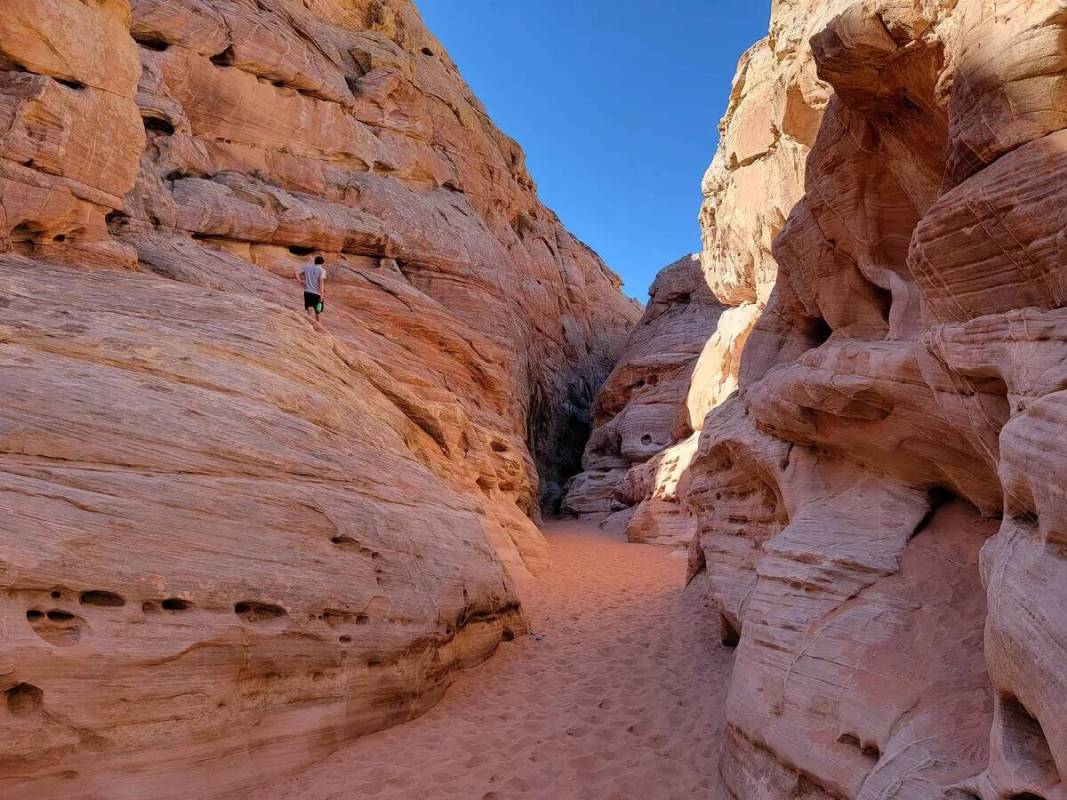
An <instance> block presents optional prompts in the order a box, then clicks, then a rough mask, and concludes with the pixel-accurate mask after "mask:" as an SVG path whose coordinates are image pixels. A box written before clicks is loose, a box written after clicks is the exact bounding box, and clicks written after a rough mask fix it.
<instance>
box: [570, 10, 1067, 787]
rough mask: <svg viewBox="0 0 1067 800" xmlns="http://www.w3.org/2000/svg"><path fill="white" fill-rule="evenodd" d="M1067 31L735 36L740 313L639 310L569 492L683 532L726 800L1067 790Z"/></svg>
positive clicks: (715, 276)
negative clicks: (721, 696)
mask: <svg viewBox="0 0 1067 800" xmlns="http://www.w3.org/2000/svg"><path fill="white" fill-rule="evenodd" d="M1065 41H1067V6H1065V5H1064V3H1063V2H1058V1H1055V0H1018V1H1015V0H1007V1H1001V2H992V0H943V1H942V0H915V2H911V1H910V0H909V1H908V2H894V1H893V0H865V1H864V2H855V1H854V0H779V1H778V2H775V3H774V4H773V11H772V19H771V26H770V33H769V36H768V37H767V38H766V39H764V40H762V41H760V42H758V43H757V44H756V45H754V46H753V47H752V48H751V49H749V50H748V51H747V52H746V53H745V54H744V55H743V56H742V58H741V61H740V64H739V66H738V71H737V76H736V79H735V81H734V85H733V90H732V93H731V95H730V99H729V104H728V108H727V110H726V116H725V117H724V119H723V122H722V124H721V126H720V132H721V137H720V144H719V150H718V152H717V154H716V156H715V159H714V161H713V163H712V164H711V166H710V168H709V169H708V171H707V173H706V174H705V176H704V181H703V191H704V196H705V199H704V203H703V206H702V208H701V210H700V222H701V226H702V229H703V235H704V249H703V252H702V254H701V261H702V266H703V271H704V277H705V278H706V282H707V285H708V286H709V287H710V289H711V292H712V293H713V295H714V296H715V297H716V298H717V299H718V300H719V301H720V302H722V303H724V304H727V305H728V306H730V308H729V309H727V310H726V311H722V312H715V313H718V314H719V316H718V322H717V325H716V328H715V333H714V334H713V335H712V336H711V338H709V339H708V340H707V341H706V344H705V345H704V348H703V349H702V350H700V351H699V355H698V356H696V357H695V358H694V355H693V354H694V350H693V349H692V348H691V347H688V346H686V344H687V343H685V342H684V340H683V339H682V338H681V337H680V334H681V333H682V332H683V330H684V329H683V328H682V327H680V326H668V327H667V328H665V329H664V330H662V331H656V330H654V329H650V328H649V327H648V326H647V325H646V323H647V322H648V316H649V315H648V314H646V319H645V320H644V321H643V322H642V323H641V324H640V325H639V327H638V333H636V334H635V339H636V338H637V337H638V336H640V335H642V331H646V334H645V335H646V336H647V335H648V334H649V333H650V334H651V341H641V342H640V347H639V349H637V350H631V349H630V348H627V350H626V351H624V355H623V361H622V362H621V363H620V365H619V366H618V367H616V370H615V371H614V373H613V374H612V376H611V378H609V380H608V382H607V384H605V390H604V393H602V394H601V397H600V398H599V400H598V403H597V407H596V408H597V416H596V422H597V424H598V427H597V429H596V431H594V434H593V436H592V438H591V440H590V443H589V447H588V448H587V451H586V455H585V463H584V466H585V471H584V472H583V473H582V474H581V476H579V477H578V478H576V479H575V480H574V481H573V482H572V484H571V485H570V487H569V491H568V493H567V496H566V497H565V498H564V506H565V507H569V508H571V509H572V510H574V511H576V512H580V513H581V512H586V513H588V512H599V513H604V512H610V513H611V514H612V521H613V522H614V523H617V524H621V525H624V526H625V527H626V530H627V532H628V534H629V537H630V538H631V539H632V540H635V541H679V540H682V541H685V540H688V541H689V542H690V570H689V579H690V581H691V585H692V586H694V587H696V588H698V589H699V590H700V591H703V592H705V593H706V596H707V599H708V602H709V605H710V606H711V609H713V613H717V614H718V615H719V616H720V618H721V624H722V632H723V636H724V641H727V642H729V643H730V644H733V645H736V648H737V650H736V653H737V655H736V661H735V662H734V666H733V673H732V679H731V684H730V688H729V691H728V694H727V700H726V707H725V725H724V729H723V736H722V741H721V758H720V761H719V768H718V772H719V774H718V775H717V780H718V783H717V785H716V789H715V792H714V793H713V796H714V797H717V798H732V799H735V800H755V798H759V800H792V799H793V798H805V800H831V799H833V800H837V799H838V798H848V800H1012V799H1014V800H1020V798H1022V799H1025V800H1062V799H1063V798H1064V797H1067V794H1065V792H1067V789H1065V785H1064V777H1065V776H1067V700H1065V698H1067V693H1065V692H1064V688H1065V685H1067V659H1065V656H1067V623H1065V621H1067V614H1065V611H1067V555H1065V551H1064V548H1063V542H1064V533H1063V532H1064V530H1065V524H1067V522H1065V520H1067V518H1065V513H1067V505H1065V496H1064V489H1063V487H1064V486H1065V485H1067V454H1065V446H1064V441H1065V438H1064V435H1063V434H1064V430H1065V426H1067V415H1065V414H1064V408H1065V406H1064V402H1065V400H1067V395H1065V389H1067V372H1065V369H1067V367H1065V365H1067V342H1065V337H1064V330H1065V328H1064V305H1065V297H1067V295H1065V281H1067V270H1065V265H1067V237H1065V236H1064V229H1065V223H1067V216H1065V209H1067V202H1065V200H1067V140H1065V138H1064V137H1065V133H1064V128H1065V126H1067V48H1065V47H1064V42H1065ZM679 277H680V273H679V271H678V267H677V266H675V267H672V268H670V269H668V270H666V271H665V272H663V273H661V276H660V278H659V279H658V280H657V284H662V285H664V286H667V285H671V284H672V283H674V284H676V283H677V282H678V279H679ZM682 297H683V298H684V299H685V300H686V302H688V300H689V298H688V297H686V296H685V293H682ZM667 298H668V295H667V293H664V298H663V299H664V301H666V300H667ZM653 300H654V303H655V302H656V301H659V300H660V294H659V293H658V292H657V293H655V294H654V295H653ZM664 308H665V311H664V313H673V314H676V315H679V318H682V317H681V315H682V314H686V315H687V317H688V318H690V319H692V316H691V315H692V312H691V311H684V310H682V309H680V308H679V307H678V305H677V301H676V302H675V303H674V304H673V307H672V304H670V303H666V304H665V306H664ZM653 311H654V308H651V309H650V312H653ZM679 345H682V346H679ZM668 354H670V356H669V357H667V356H668ZM656 355H660V356H663V357H662V358H660V359H657V358H655V356H656ZM650 356H652V357H650ZM680 375H681V376H684V375H690V376H691V378H690V380H689V382H688V384H686V382H685V381H684V380H681V381H680V380H678V377H679V376H680ZM653 377H654V378H656V379H657V381H656V384H653V383H652V381H651V380H650V378H653ZM665 386H666V387H667V389H666V390H664V389H663V388H662V387H665ZM734 389H736V391H734ZM671 408H673V409H675V413H674V414H673V415H672V414H671V413H670V409H671ZM642 444H643V445H644V446H642Z"/></svg>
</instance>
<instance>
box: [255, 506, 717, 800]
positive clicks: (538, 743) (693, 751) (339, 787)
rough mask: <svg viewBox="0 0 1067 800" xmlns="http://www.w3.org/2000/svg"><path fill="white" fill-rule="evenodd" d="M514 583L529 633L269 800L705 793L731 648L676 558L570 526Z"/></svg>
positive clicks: (552, 529)
mask: <svg viewBox="0 0 1067 800" xmlns="http://www.w3.org/2000/svg"><path fill="white" fill-rule="evenodd" d="M545 534H546V536H547V537H548V541H549V544H550V546H551V551H552V560H553V568H552V570H551V571H550V572H549V573H548V574H547V575H544V576H542V577H540V578H537V579H530V580H526V581H524V582H523V583H522V585H521V586H520V589H521V591H522V597H523V603H524V605H525V608H526V612H527V615H528V617H529V620H530V626H531V630H532V631H533V634H532V635H530V636H522V637H518V638H516V639H515V640H514V641H512V642H506V643H504V644H503V645H502V646H501V648H500V650H499V651H498V652H497V654H496V656H494V657H493V658H492V659H491V660H490V661H489V662H488V663H486V664H485V665H483V666H482V667H480V668H478V669H476V670H472V671H470V672H469V673H467V674H466V675H464V676H463V677H462V678H460V680H459V681H458V682H457V683H456V684H454V685H453V686H452V688H451V689H449V691H448V694H447V695H446V696H445V698H444V700H443V701H442V702H441V703H440V704H439V705H437V706H436V707H434V708H433V709H432V710H431V711H430V712H429V713H428V714H426V715H424V716H423V717H420V718H419V719H417V720H415V721H413V722H410V723H407V724H405V725H400V726H398V727H395V728H392V729H390V730H387V731H383V732H382V733H379V734H375V735H372V736H367V737H365V738H363V739H361V740H359V741H358V742H356V743H355V744H353V745H351V746H349V747H346V748H344V749H342V750H340V751H338V752H336V753H335V754H334V755H333V757H331V758H330V760H329V761H327V762H325V763H322V764H320V765H318V766H317V767H316V768H314V769H312V770H310V771H308V772H306V773H304V774H302V775H301V776H299V777H298V778H295V779H293V780H291V781H290V782H288V783H284V784H281V785H279V786H278V787H276V792H275V793H274V794H273V795H272V797H273V798H278V799H279V800H280V799H281V798H285V799H286V800H296V799H297V798H299V799H300V800H356V798H422V799H423V800H428V799H429V798H529V797H536V798H548V797H551V798H576V799H577V798H596V799H597V800H612V799H615V800H621V799H622V798H635V797H640V798H672V797H689V796H707V795H708V793H709V790H710V787H711V783H712V776H713V775H714V774H715V770H716V759H717V752H716V750H717V748H716V747H715V745H714V742H715V741H716V736H715V735H714V731H715V730H716V729H717V727H718V726H719V725H721V723H722V703H723V700H724V698H725V688H726V685H727V681H728V679H729V672H730V667H731V661H732V651H730V650H729V649H727V648H724V647H723V646H722V645H720V644H719V630H718V622H717V620H716V618H715V615H713V614H711V613H709V612H708V611H707V609H706V608H705V607H704V604H703V601H702V599H701V597H700V595H699V593H698V592H696V591H693V590H687V589H685V588H683V581H684V577H685V557H684V552H680V551H671V550H669V549H666V548H657V547H652V546H648V545H638V544H628V543H627V542H625V541H624V540H623V539H622V538H621V537H619V536H615V535H612V534H608V533H604V532H602V531H600V530H598V529H597V528H596V527H595V526H593V525H590V524H588V523H579V522H553V523H549V524H547V525H546V527H545Z"/></svg>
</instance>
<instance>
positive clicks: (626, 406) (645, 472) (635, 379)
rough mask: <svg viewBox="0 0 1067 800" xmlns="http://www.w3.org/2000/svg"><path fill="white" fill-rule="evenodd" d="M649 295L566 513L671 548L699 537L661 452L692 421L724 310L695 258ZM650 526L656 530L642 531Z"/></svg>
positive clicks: (663, 276) (602, 396)
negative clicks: (681, 511) (694, 383)
mask: <svg viewBox="0 0 1067 800" xmlns="http://www.w3.org/2000/svg"><path fill="white" fill-rule="evenodd" d="M648 293H649V301H648V305H647V306H646V308H645V313H644V316H642V317H641V319H640V321H639V322H638V323H637V327H636V328H635V329H634V331H633V333H632V334H631V335H630V338H629V341H628V342H627V343H626V347H625V348H624V350H623V352H622V354H621V356H620V358H619V362H618V364H617V365H616V367H615V369H614V370H613V371H612V373H611V375H609V376H608V379H607V380H606V381H605V382H604V385H603V386H602V387H601V390H600V393H599V394H598V395H597V398H596V403H595V405H594V414H593V426H594V427H593V432H592V434H591V436H590V437H589V441H588V443H587V445H586V449H585V454H584V455H583V457H582V469H583V471H582V472H581V473H580V474H578V475H576V476H574V478H572V479H571V481H570V483H568V485H567V487H566V496H565V498H564V501H563V510H564V511H565V512H567V513H571V514H578V515H594V514H605V513H609V512H612V513H613V517H614V518H615V520H613V521H618V522H620V523H623V524H625V525H626V527H627V530H628V532H629V534H630V538H631V539H633V540H635V541H652V542H658V543H662V544H672V543H677V542H679V541H681V540H685V539H687V538H692V533H691V531H690V530H689V528H690V527H691V526H690V525H688V524H686V523H687V522H688V521H689V520H690V518H689V516H688V515H686V516H685V519H684V520H679V519H677V518H676V517H672V516H671V515H670V513H669V511H668V509H669V508H677V507H678V506H679V504H678V503H677V502H676V497H675V496H674V494H673V491H672V489H673V484H671V483H670V482H669V481H664V480H657V479H656V476H657V475H659V474H661V473H665V472H666V468H665V467H663V466H662V465H661V462H662V459H663V456H662V452H663V451H664V450H665V448H667V446H668V445H669V444H670V443H671V442H672V440H673V438H674V432H675V428H676V427H677V425H678V418H679V416H683V417H684V416H686V414H687V409H686V407H685V400H686V396H687V393H688V391H689V385H690V379H691V377H692V375H693V371H694V369H695V368H696V367H697V363H698V359H700V358H701V351H702V349H703V348H704V346H705V343H706V342H707V341H708V339H709V337H710V336H711V335H712V334H713V333H714V331H715V327H716V324H717V323H718V321H719V317H720V316H721V315H722V312H723V306H722V304H721V303H719V302H718V301H717V300H716V299H715V297H714V295H712V293H711V291H710V290H709V288H708V284H707V282H706V281H705V280H704V275H703V273H702V271H701V268H700V261H699V258H698V257H697V256H693V255H688V256H685V257H683V258H681V259H679V260H678V261H675V262H674V263H673V264H669V265H668V266H666V267H664V268H663V269H662V270H661V271H660V273H659V274H658V275H657V276H656V279H655V281H653V283H652V286H651V287H650V288H649V292H648ZM653 484H654V485H655V488H658V489H659V493H658V496H657V497H656V501H657V503H658V506H657V507H658V510H659V513H657V514H655V515H649V514H648V513H647V509H646V508H643V506H642V501H644V500H645V499H646V495H647V498H648V500H649V501H650V502H651V501H652V499H653V498H652V495H653V493H654V487H653ZM635 506H636V509H635ZM635 516H636V519H635ZM646 519H647V520H655V525H653V526H651V527H649V526H647V525H643V524H641V522H642V520H646ZM687 534H688V536H687Z"/></svg>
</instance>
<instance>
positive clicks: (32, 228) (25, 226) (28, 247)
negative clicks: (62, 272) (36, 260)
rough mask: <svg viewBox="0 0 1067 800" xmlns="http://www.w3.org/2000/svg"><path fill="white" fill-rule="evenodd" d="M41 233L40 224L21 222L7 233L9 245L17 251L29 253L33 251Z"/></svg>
mask: <svg viewBox="0 0 1067 800" xmlns="http://www.w3.org/2000/svg"><path fill="white" fill-rule="evenodd" d="M42 233H44V229H43V228H42V227H41V226H39V225H35V224H34V223H32V222H22V223H20V224H18V225H16V226H15V227H14V228H12V229H11V233H10V234H9V238H10V240H11V247H12V248H13V249H14V250H15V252H17V253H22V254H23V255H29V254H31V253H33V251H34V248H35V247H36V246H37V242H38V240H39V238H40V236H41V234H42Z"/></svg>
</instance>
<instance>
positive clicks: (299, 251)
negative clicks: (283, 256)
mask: <svg viewBox="0 0 1067 800" xmlns="http://www.w3.org/2000/svg"><path fill="white" fill-rule="evenodd" d="M289 252H290V253H292V254H293V255H294V256H309V255H311V254H312V253H314V252H315V248H314V247H301V246H299V245H295V244H294V245H292V246H291V247H290V248H289Z"/></svg>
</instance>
